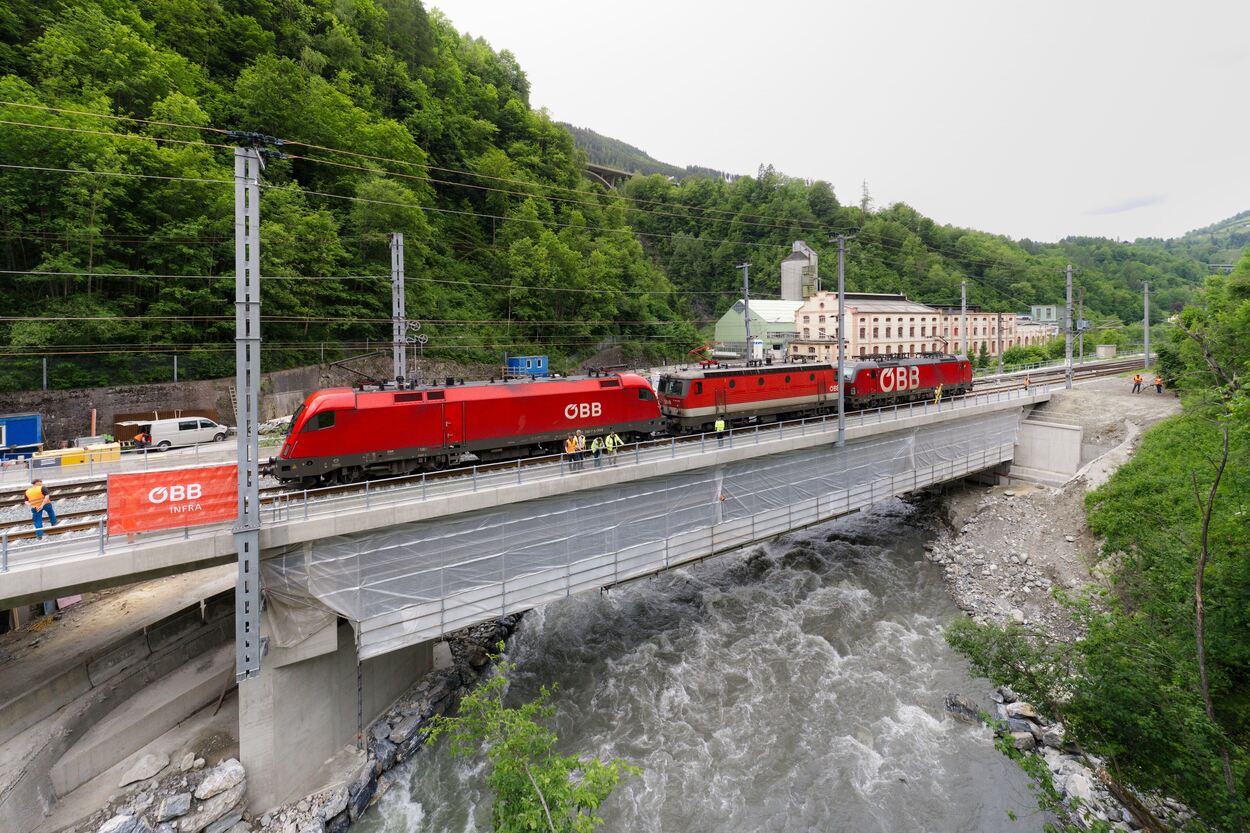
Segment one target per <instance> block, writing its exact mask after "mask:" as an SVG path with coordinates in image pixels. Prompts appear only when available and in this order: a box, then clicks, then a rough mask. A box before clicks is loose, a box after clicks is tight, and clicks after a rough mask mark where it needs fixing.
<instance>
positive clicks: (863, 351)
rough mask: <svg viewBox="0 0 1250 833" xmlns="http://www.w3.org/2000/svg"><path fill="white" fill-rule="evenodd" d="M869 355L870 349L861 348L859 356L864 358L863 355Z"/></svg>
mask: <svg viewBox="0 0 1250 833" xmlns="http://www.w3.org/2000/svg"><path fill="white" fill-rule="evenodd" d="M867 353H868V348H867V347H861V348H859V354H860V355H861V356H863V355H867Z"/></svg>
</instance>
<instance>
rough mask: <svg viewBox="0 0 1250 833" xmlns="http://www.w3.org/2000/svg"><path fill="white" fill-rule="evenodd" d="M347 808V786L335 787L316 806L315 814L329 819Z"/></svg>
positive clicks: (326, 819)
mask: <svg viewBox="0 0 1250 833" xmlns="http://www.w3.org/2000/svg"><path fill="white" fill-rule="evenodd" d="M346 809H347V787H337V788H335V789H334V790H332V791H331V792H330V794H329V795H327V796H326V797H325V800H324V801H323V802H322V803H321V805H320V806H319V807H318V808H317V815H318V816H320V817H321V818H322V819H323V820H325V821H329V820H330V819H332V818H334V817H335V816H337V815H338V814H339V813H341V812H343V811H344V810H346Z"/></svg>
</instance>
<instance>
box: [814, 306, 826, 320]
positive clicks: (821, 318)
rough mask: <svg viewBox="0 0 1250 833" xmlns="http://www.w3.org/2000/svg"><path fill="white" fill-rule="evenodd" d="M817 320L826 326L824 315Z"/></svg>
mask: <svg viewBox="0 0 1250 833" xmlns="http://www.w3.org/2000/svg"><path fill="white" fill-rule="evenodd" d="M821 306H822V307H823V306H824V304H821ZM816 320H817V321H818V322H820V323H821V324H824V323H825V317H824V316H823V315H822V316H820V318H817V319H816Z"/></svg>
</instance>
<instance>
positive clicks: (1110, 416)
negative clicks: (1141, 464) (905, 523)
mask: <svg viewBox="0 0 1250 833" xmlns="http://www.w3.org/2000/svg"><path fill="white" fill-rule="evenodd" d="M1150 378H1153V377H1152V376H1151V377H1147V381H1149V379H1150ZM1179 411H1180V401H1179V400H1178V399H1177V397H1176V396H1175V395H1174V394H1172V393H1171V392H1169V391H1164V392H1163V393H1162V394H1156V393H1155V390H1154V388H1153V387H1150V386H1149V385H1144V386H1143V390H1142V392H1141V393H1138V394H1134V393H1133V392H1132V381H1131V375H1130V377H1123V378H1122V377H1119V376H1113V377H1104V378H1100V379H1094V380H1090V381H1088V382H1083V383H1077V384H1076V385H1074V386H1073V389H1072V390H1070V391H1068V390H1060V391H1058V392H1057V393H1056V394H1055V395H1054V396H1053V398H1052V399H1051V401H1050V402H1048V403H1046V404H1044V405H1041V406H1039V407H1038V408H1037V409H1036V410H1035V412H1034V414H1033V416H1032V418H1034V419H1039V420H1047V421H1053V422H1062V423H1067V424H1072V425H1080V426H1081V428H1082V430H1083V447H1084V449H1085V450H1086V452H1087V454H1085V455H1083V459H1085V457H1087V456H1088V457H1090V458H1091V459H1089V460H1088V461H1087V462H1084V464H1083V465H1082V467H1081V469H1080V470H1079V471H1078V472H1077V473H1076V474H1075V475H1074V476H1073V477H1072V478H1071V479H1070V480H1068V482H1067V483H1065V484H1064V485H1063V486H1061V487H1059V488H1052V487H1049V486H1040V485H1035V484H1031V483H1026V482H1020V481H1014V480H1013V481H1012V482H1010V483H1009V484H1007V485H1000V486H993V487H986V486H978V485H974V484H970V483H969V484H965V485H961V486H957V487H954V488H952V489H951V490H950V491H948V492H947V494H946V495H945V500H944V503H945V512H946V520H947V524H948V528H947V529H946V530H944V531H943V532H942V533H940V534H939V535H938V536H937V538H936V539H935V540H934V541H933V543H932V544H931V545H930V547H929V550H928V557H929V558H930V560H932V561H934V562H936V563H938V564H940V565H942V567H943V571H944V573H945V577H946V583H947V586H948V587H949V588H950V591H951V594H952V596H953V597H954V599H955V601H956V603H957V604H958V605H959V606H960V607H961V608H962V609H963V610H965V611H966V612H968V613H969V614H970V615H972V616H973V617H974V618H975V619H978V620H980V621H994V622H1000V623H1003V622H1008V621H1016V622H1020V623H1024V624H1029V625H1032V626H1034V627H1036V628H1038V629H1040V630H1042V631H1045V632H1048V633H1049V634H1050V635H1052V636H1053V637H1056V638H1065V637H1070V636H1071V635H1072V634H1071V633H1070V629H1071V625H1070V624H1069V620H1068V617H1067V615H1066V614H1064V612H1063V611H1062V610H1061V608H1060V606H1059V605H1058V603H1057V602H1056V601H1055V600H1054V598H1053V597H1052V595H1051V589H1052V588H1054V587H1059V588H1061V589H1063V590H1076V589H1078V588H1080V587H1082V586H1084V585H1085V584H1087V583H1089V582H1091V581H1096V580H1098V569H1097V566H1096V559H1097V555H1098V541H1097V540H1095V538H1094V536H1093V535H1092V534H1091V533H1090V532H1089V530H1088V529H1086V527H1085V507H1084V501H1085V495H1086V493H1087V492H1088V491H1090V490H1092V489H1095V488H1097V487H1098V486H1100V485H1101V484H1103V483H1105V482H1106V481H1107V479H1108V478H1109V477H1110V476H1111V474H1112V472H1114V471H1115V469H1116V468H1118V467H1119V466H1120V465H1122V464H1123V463H1124V462H1125V461H1127V460H1128V459H1129V458H1130V457H1131V456H1132V454H1133V452H1134V451H1135V450H1136V449H1137V446H1138V443H1139V442H1140V438H1141V435H1142V432H1143V431H1145V430H1146V429H1147V428H1149V427H1150V426H1151V425H1153V424H1154V423H1156V422H1158V421H1160V420H1162V419H1166V418H1167V417H1169V416H1172V415H1173V414H1176V413H1179Z"/></svg>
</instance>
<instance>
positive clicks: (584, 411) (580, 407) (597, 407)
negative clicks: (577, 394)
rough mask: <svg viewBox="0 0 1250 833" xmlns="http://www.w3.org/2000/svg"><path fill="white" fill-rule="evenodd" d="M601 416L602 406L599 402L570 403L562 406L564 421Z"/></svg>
mask: <svg viewBox="0 0 1250 833" xmlns="http://www.w3.org/2000/svg"><path fill="white" fill-rule="evenodd" d="M602 414H603V405H602V404H601V403H599V402H570V403H569V404H568V405H565V406H564V418H565V419H589V418H590V417H597V416H600V415H602Z"/></svg>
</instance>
